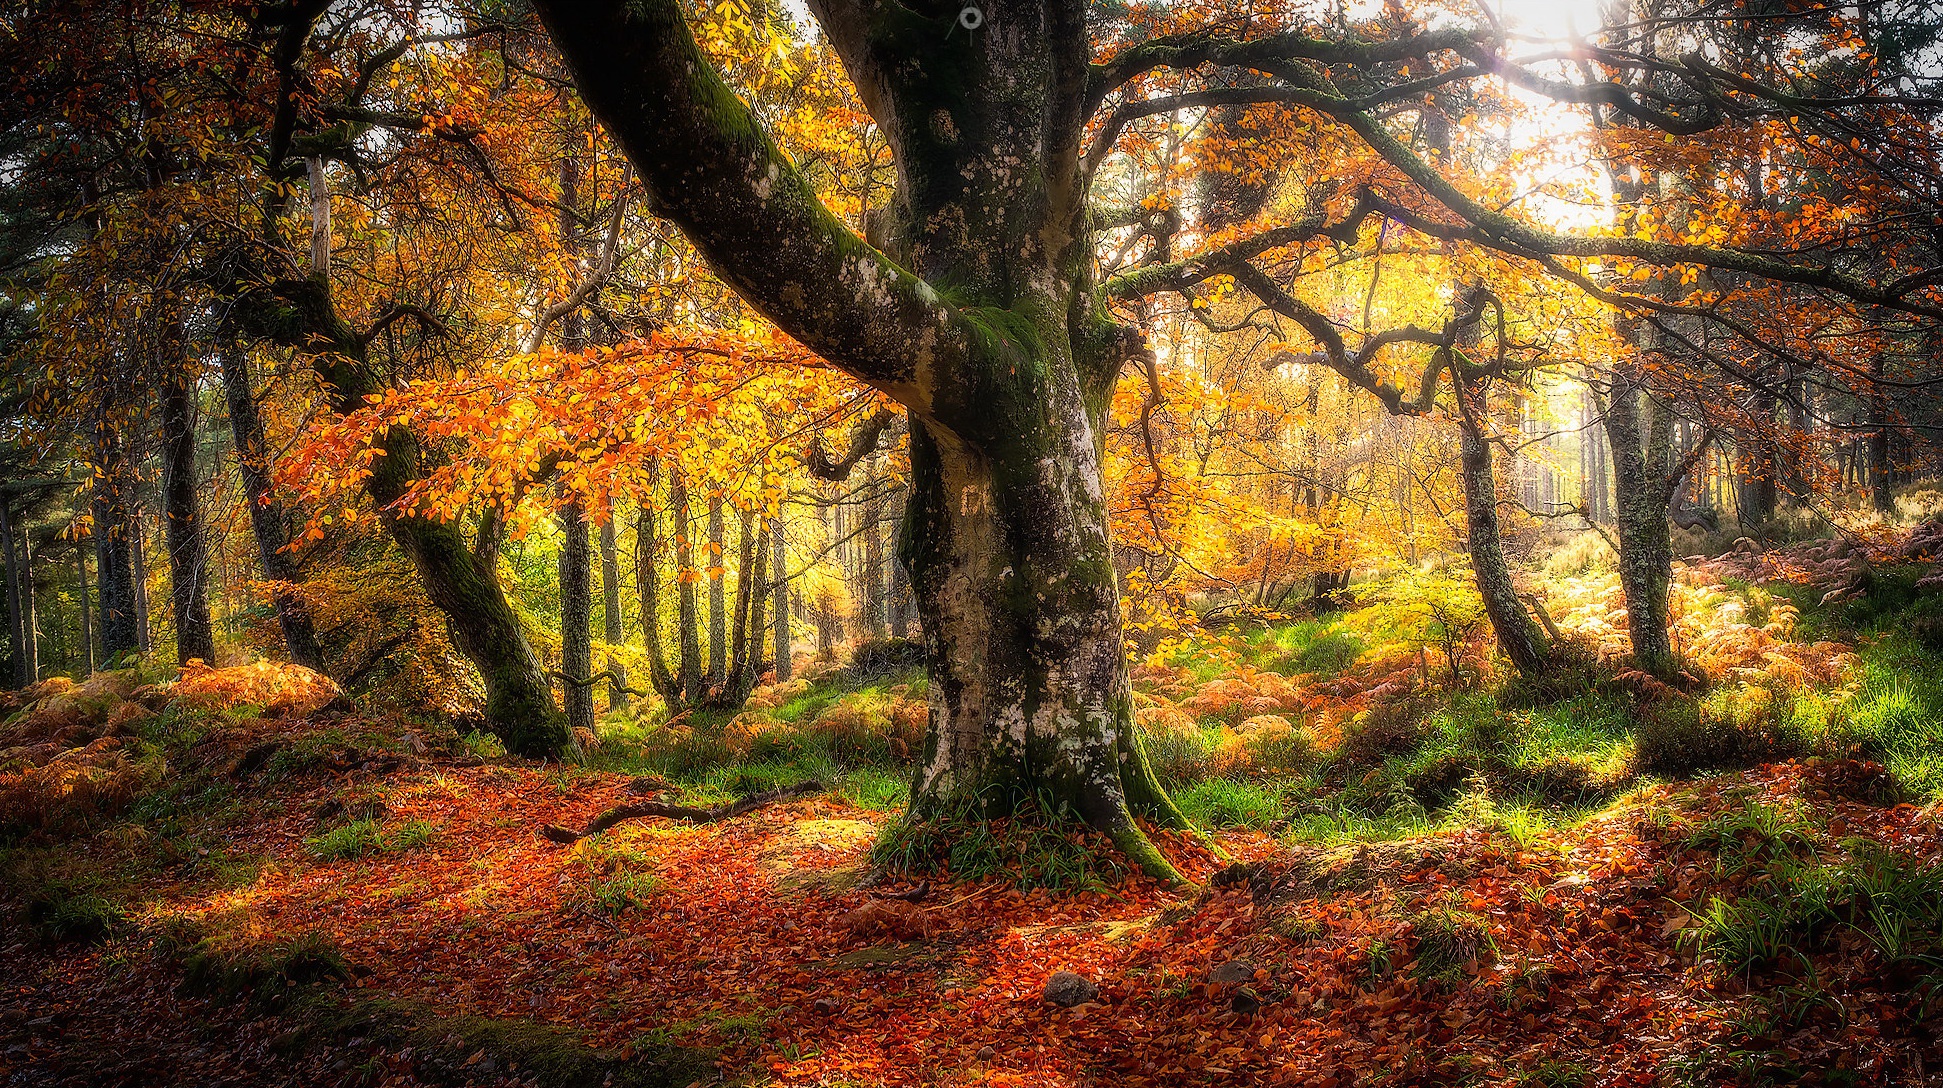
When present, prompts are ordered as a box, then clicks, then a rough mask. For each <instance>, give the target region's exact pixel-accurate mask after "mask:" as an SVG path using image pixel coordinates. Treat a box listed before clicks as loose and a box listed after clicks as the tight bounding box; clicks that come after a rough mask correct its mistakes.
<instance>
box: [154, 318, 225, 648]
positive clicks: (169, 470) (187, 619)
mask: <svg viewBox="0 0 1943 1088" xmlns="http://www.w3.org/2000/svg"><path fill="white" fill-rule="evenodd" d="M172 324H174V325H175V327H174V328H172V329H169V330H167V331H165V333H164V335H165V336H167V337H169V340H170V346H171V350H170V351H169V352H168V354H167V356H166V357H165V358H164V359H163V361H162V362H163V366H164V367H165V368H166V372H165V373H164V374H163V377H162V396H161V407H162V509H163V513H164V516H165V517H166V519H167V528H168V532H167V534H166V538H167V544H168V549H169V612H170V615H171V617H172V618H173V619H174V621H175V656H176V661H177V663H178V664H183V665H186V664H188V663H189V662H190V661H192V660H196V659H198V658H199V659H201V660H202V661H204V662H207V663H208V664H210V665H212V666H213V665H215V664H216V631H215V628H214V626H213V625H212V624H211V623H210V620H209V552H208V548H207V546H206V545H205V542H204V540H203V532H202V500H201V497H200V496H199V495H198V494H197V491H198V488H199V487H200V486H201V483H202V481H201V479H199V478H198V475H197V472H196V391H195V381H194V378H193V376H192V375H191V374H190V372H189V368H188V360H187V352H186V350H184V349H186V347H187V345H185V344H183V343H182V342H181V340H180V339H179V338H180V337H181V336H182V335H183V334H182V331H181V327H180V324H179V323H175V322H172Z"/></svg>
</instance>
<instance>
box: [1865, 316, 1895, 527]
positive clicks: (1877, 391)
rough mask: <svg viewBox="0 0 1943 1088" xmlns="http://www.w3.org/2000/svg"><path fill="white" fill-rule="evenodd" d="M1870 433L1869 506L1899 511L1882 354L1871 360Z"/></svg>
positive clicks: (1883, 511) (1885, 512)
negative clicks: (1891, 458)
mask: <svg viewBox="0 0 1943 1088" xmlns="http://www.w3.org/2000/svg"><path fill="white" fill-rule="evenodd" d="M1869 377H1870V378H1871V379H1872V381H1871V383H1870V386H1869V395H1868V403H1869V433H1868V447H1867V453H1868V473H1869V476H1868V480H1869V506H1870V507H1871V508H1872V509H1873V510H1875V512H1876V513H1878V514H1882V515H1885V516H1887V515H1891V514H1894V513H1895V512H1896V498H1895V493H1894V491H1893V490H1892V486H1893V484H1894V479H1893V477H1892V475H1891V469H1890V461H1889V430H1890V426H1891V423H1890V419H1889V415H1890V409H1889V393H1888V391H1887V390H1886V389H1884V388H1883V387H1882V384H1881V382H1882V356H1881V355H1877V356H1876V357H1875V358H1874V359H1873V360H1872V361H1871V362H1870V364H1869Z"/></svg>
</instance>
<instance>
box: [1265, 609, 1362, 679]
mask: <svg viewBox="0 0 1943 1088" xmlns="http://www.w3.org/2000/svg"><path fill="white" fill-rule="evenodd" d="M1247 641H1248V644H1249V646H1251V647H1252V648H1253V649H1254V650H1255V651H1256V653H1257V654H1259V655H1260V659H1261V667H1262V668H1265V669H1269V670H1271V671H1273V672H1279V673H1282V674H1284V675H1287V676H1297V675H1300V674H1303V673H1311V674H1313V675H1315V676H1317V677H1319V678H1323V679H1328V678H1333V677H1337V676H1341V675H1342V674H1343V673H1345V672H1347V671H1349V669H1350V667H1351V666H1352V665H1354V664H1356V661H1357V659H1358V658H1360V657H1362V655H1363V651H1364V650H1366V649H1368V645H1367V643H1366V641H1365V640H1364V638H1363V636H1362V635H1361V634H1360V633H1359V632H1357V631H1356V630H1354V629H1353V628H1352V627H1351V626H1350V622H1349V621H1348V620H1347V619H1345V618H1343V617H1332V618H1330V619H1312V620H1302V621H1300V622H1297V623H1287V624H1276V625H1274V626H1270V627H1265V628H1263V629H1262V630H1261V631H1259V632H1256V633H1255V634H1253V635H1251V636H1249V638H1248V640H1247Z"/></svg>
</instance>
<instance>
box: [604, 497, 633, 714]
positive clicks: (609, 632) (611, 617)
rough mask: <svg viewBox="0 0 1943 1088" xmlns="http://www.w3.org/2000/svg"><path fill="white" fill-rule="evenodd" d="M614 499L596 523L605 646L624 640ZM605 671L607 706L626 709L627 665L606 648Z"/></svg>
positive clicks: (608, 501)
mask: <svg viewBox="0 0 1943 1088" xmlns="http://www.w3.org/2000/svg"><path fill="white" fill-rule="evenodd" d="M614 533H615V528H614V500H613V499H611V498H610V499H608V500H607V517H606V519H605V520H603V521H602V522H601V523H600V596H601V616H600V618H601V625H600V632H601V633H600V637H601V641H602V642H605V643H606V644H607V645H608V646H610V647H611V646H619V645H621V644H622V643H624V642H626V641H627V628H626V627H625V626H623V625H622V623H621V558H620V546H619V543H618V542H617V541H616V540H615V537H614ZM606 657H607V661H606V667H607V671H609V672H611V673H613V674H614V679H613V681H612V682H610V683H609V684H608V685H607V709H609V710H626V709H627V705H628V703H627V692H625V691H622V690H621V689H622V688H623V687H626V686H627V668H626V667H625V666H623V665H622V664H621V663H620V662H618V661H616V660H614V655H613V653H612V652H611V651H610V652H609V653H608V654H607V655H606Z"/></svg>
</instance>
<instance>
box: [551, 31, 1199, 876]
mask: <svg viewBox="0 0 1943 1088" xmlns="http://www.w3.org/2000/svg"><path fill="white" fill-rule="evenodd" d="M811 6H812V10H813V11H814V13H815V15H816V16H817V19H818V21H819V22H820V23H821V25H822V27H823V29H824V31H825V33H826V35H827V36H828V38H829V40H830V42H831V44H832V45H833V46H834V47H835V49H836V50H837V52H838V53H839V54H840V56H841V57H842V60H843V62H844V65H845V67H846V68H847V70H848V71H849V73H850V75H851V77H852V79H853V80H854V81H855V82H856V84H857V86H858V89H859V92H860V94H861V96H862V98H863V101H864V103H865V105H866V106H867V108H868V109H869V110H870V112H871V114H872V115H873V117H874V118H875V119H876V121H877V123H878V124H879V126H880V127H881V129H882V131H883V132H884V134H885V136H886V138H887V139H888V141H889V143H890V145H891V148H892V151H893V154H894V157H895V159H896V162H897V166H898V171H899V186H898V191H897V194H896V201H895V204H894V205H893V207H892V208H891V209H889V217H888V218H889V220H890V222H891V227H890V229H889V230H888V231H886V232H885V234H884V243H883V249H877V248H873V247H871V246H869V245H866V244H865V243H864V242H863V240H862V239H861V238H859V237H858V236H857V235H856V234H854V233H853V232H852V231H850V230H849V229H848V228H846V227H845V226H844V225H843V224H842V223H840V222H839V221H838V220H837V219H836V218H835V217H834V216H832V215H831V214H830V212H829V211H828V210H827V209H826V208H824V207H823V205H822V204H821V203H820V202H819V201H818V199H817V197H816V195H815V192H814V190H813V188H812V187H811V185H810V184H809V183H808V181H807V180H806V179H805V178H804V177H803V176H802V175H801V174H799V173H798V172H797V171H796V169H795V168H794V166H793V165H792V164H791V163H790V162H789V160H788V159H787V157H785V156H784V155H783V154H782V153H781V152H780V151H779V150H778V149H777V148H776V147H775V145H774V144H773V143H772V142H771V141H770V139H769V138H768V136H767V134H766V133H765V132H764V131H763V130H762V128H761V126H760V124H759V122H758V121H757V120H756V118H755V117H754V115H753V114H752V113H751V111H750V110H749V109H748V108H747V106H745V105H744V104H743V103H742V102H741V101H739V100H738V99H737V98H736V97H735V95H734V94H733V93H732V92H731V91H730V90H729V89H728V87H727V86H726V85H725V84H724V83H723V82H722V80H721V79H720V77H719V76H718V75H717V74H716V72H715V70H714V68H713V67H712V65H711V64H710V62H709V60H708V58H707V57H706V56H705V55H704V54H703V52H702V51H701V50H700V49H699V48H698V47H697V45H696V43H695V40H694V38H693V36H692V35H691V33H690V32H689V28H688V26H687V24H686V22H685V20H684V18H683V15H682V11H681V7H680V5H679V4H677V3H676V2H675V0H542V2H541V3H540V4H539V5H538V7H539V9H540V12H541V15H542V18H544V19H545V20H546V22H547V24H548V27H549V29H550V30H551V32H552V34H553V36H554V38H555V40H556V41H557V42H558V43H559V44H560V46H561V47H562V50H563V51H564V53H565V55H566V58H567V61H568V64H569V66H570V67H571V68H572V69H573V71H574V73H575V76H576V79H577V81H578V83H579V85H580V88H581V91H582V94H583V96H584V97H585V98H586V100H587V103H588V105H589V106H590V107H591V108H592V110H593V112H594V113H595V115H596V116H598V117H599V118H600V119H601V121H602V122H603V123H604V124H605V125H606V126H607V128H608V130H609V131H610V132H612V133H613V134H614V136H615V137H616V139H617V140H619V142H620V143H621V144H622V146H623V147H624V148H625V149H626V150H627V152H628V155H629V158H630V159H631V160H632V161H633V163H634V165H635V167H636V170H637V171H638V172H639V174H640V175H641V177H642V179H643V181H644V183H645V184H646V185H647V186H648V188H649V189H650V190H651V192H652V195H653V199H654V202H655V204H656V206H657V207H658V208H659V209H660V212H661V214H663V215H664V216H666V217H667V218H669V219H670V220H672V221H673V222H675V223H676V224H677V225H678V226H679V227H680V228H681V229H682V230H683V232H684V233H685V234H686V235H687V236H688V238H689V239H690V240H691V241H693V242H694V243H695V245H696V246H697V248H698V249H699V250H700V251H701V252H702V253H703V254H704V255H705V257H706V258H707V259H708V260H709V262H710V264H711V265H712V266H713V267H714V269H715V270H716V271H717V273H718V274H720V275H721V276H722V277H723V279H724V280H725V281H726V282H727V283H728V284H729V285H730V286H732V287H733V288H734V289H735V290H736V291H737V292H738V293H739V294H740V295H742V296H743V297H744V298H745V299H747V300H748V301H749V302H750V303H751V304H752V305H754V306H755V307H756V308H757V309H759V310H760V311H762V312H763V313H764V314H765V315H766V316H768V317H769V318H770V319H771V320H773V321H775V322H776V324H778V325H779V326H781V327H782V328H784V329H785V330H787V331H788V332H790V333H791V334H792V335H794V336H796V337H797V338H798V339H800V340H802V341H803V342H804V343H805V344H807V345H808V346H810V347H811V348H812V349H814V350H816V351H817V352H818V353H819V354H820V355H822V356H823V357H824V358H825V359H828V360H830V361H831V362H832V363H833V364H834V365H836V366H838V367H841V368H843V369H844V370H846V371H848V372H849V373H851V374H853V375H855V376H856V377H858V378H860V379H862V380H863V381H866V382H868V383H870V384H871V385H873V386H875V387H876V388H878V389H880V390H882V391H884V392H886V393H888V394H889V395H890V396H891V397H893V398H894V399H896V400H897V401H899V402H900V403H901V404H902V405H903V406H904V408H905V409H906V411H907V413H908V415H909V417H910V421H911V435H912V438H911V444H912V463H913V465H912V477H913V479H912V489H911V496H910V500H909V503H908V505H907V508H906V515H905V521H904V531H903V534H902V539H901V542H900V552H901V554H902V556H903V559H904V562H905V564H906V568H907V570H908V572H909V574H910V578H911V583H912V588H913V591H914V593H915V595H916V598H917V603H918V609H919V612H920V615H921V618H922V622H923V627H924V633H925V641H926V646H927V649H928V651H929V659H930V669H931V677H932V682H931V687H930V690H931V726H930V729H929V732H928V735H927V739H926V741H925V744H924V751H923V754H922V758H921V759H920V763H919V769H918V772H917V775H916V778H915V781H914V783H913V803H912V807H911V817H912V818H914V819H926V818H928V817H931V816H934V815H937V814H941V813H945V812H959V811H963V810H964V808H965V807H966V806H968V805H970V806H977V807H981V808H983V809H985V810H986V811H988V812H991V813H994V814H997V813H1010V812H1013V811H1015V806H1017V805H1018V804H1020V803H1021V801H1022V800H1023V799H1025V798H1029V797H1034V796H1037V797H1040V798H1045V799H1049V800H1051V801H1053V802H1054V803H1056V804H1059V805H1063V806H1065V807H1066V808H1068V809H1069V810H1070V811H1072V812H1074V813H1076V814H1078V815H1080V816H1082V817H1083V818H1085V819H1086V820H1087V821H1088V822H1089V823H1091V824H1092V825H1093V826H1094V827H1096V828H1097V829H1099V830H1101V831H1103V832H1105V833H1106V834H1107V835H1109V836H1110V837H1111V838H1112V839H1113V841H1114V842H1115V843H1117V844H1118V845H1119V846H1120V848H1121V849H1122V850H1123V851H1125V852H1126V853H1127V854H1128V855H1129V856H1130V857H1132V858H1133V859H1134V860H1136V861H1137V862H1138V863H1139V864H1140V865H1141V866H1143V867H1144V868H1146V869H1147V870H1148V871H1150V872H1152V873H1154V874H1156V875H1159V876H1163V877H1166V878H1169V879H1178V878H1179V874H1178V873H1176V872H1175V871H1174V869H1173V867H1172V866H1171V865H1169V864H1168V862H1167V861H1166V859H1165V858H1163V857H1162V856H1161V855H1160V853H1159V852H1158V851H1157V850H1155V849H1154V847H1153V846H1152V844H1151V843H1150V842H1149V841H1148V840H1147V838H1146V836H1145V835H1144V834H1143V833H1142V832H1141V830H1140V829H1139V827H1138V826H1137V825H1136V824H1135V822H1134V816H1135V814H1136V813H1143V814H1145V815H1148V816H1150V817H1153V818H1156V819H1159V820H1162V821H1165V822H1169V823H1184V821H1183V820H1182V818H1181V816H1180V814H1179V812H1178V810H1177V809H1175V807H1174V806H1173V804H1172V803H1171V802H1170V801H1169V800H1168V798H1167V797H1166V795H1165V793H1163V792H1162V790H1161V789H1160V787H1159V785H1158V784H1157V783H1156V782H1155V780H1154V777H1153V775H1152V773H1151V772H1150V771H1149V770H1148V767H1147V764H1146V761H1145V759H1144V757H1143V756H1142V754H1141V751H1140V747H1139V744H1138V741H1137V735H1136V733H1135V731H1134V726H1133V718H1132V705H1131V698H1130V694H1129V689H1128V686H1127V668H1126V661H1125V657H1124V654H1123V651H1122V646H1121V617H1120V609H1119V591H1118V587H1117V585H1116V584H1115V575H1114V568H1113V564H1112V551H1111V544H1110V539H1109V530H1108V526H1107V512H1106V501H1105V486H1104V477H1103V474H1102V470H1101V467H1102V466H1101V462H1102V437H1101V429H1102V426H1103V423H1104V414H1105V411H1106V408H1107V404H1108V401H1109V399H1110V395H1111V390H1112V388H1113V384H1114V381H1115V378H1116V377H1117V374H1118V372H1119V369H1120V367H1121V365H1122V364H1123V363H1124V362H1125V361H1126V360H1127V359H1128V358H1130V357H1133V356H1134V355H1135V354H1137V353H1138V352H1139V351H1140V350H1141V348H1142V344H1141V341H1140V338H1139V336H1138V335H1137V334H1133V333H1131V331H1130V330H1128V329H1125V328H1123V327H1121V326H1119V325H1118V324H1116V323H1115V322H1114V321H1113V320H1112V318H1111V317H1110V316H1109V315H1108V314H1107V312H1106V310H1105V307H1104V305H1103V304H1102V301H1101V295H1100V290H1099V288H1098V285H1097V284H1095V283H1094V282H1093V281H1092V279H1091V275H1092V263H1093V254H1094V233H1093V227H1094V220H1093V217H1092V214H1091V212H1090V210H1089V209H1088V207H1087V184H1088V180H1089V171H1090V169H1091V166H1090V164H1088V163H1087V162H1086V161H1085V155H1084V153H1083V147H1084V139H1085V135H1086V124H1087V118H1088V115H1089V114H1090V112H1091V108H1092V101H1091V99H1090V98H1089V80H1090V79H1091V78H1092V70H1093V69H1092V64H1091V56H1090V47H1089V43H1088V40H1087V28H1086V20H1085V13H1084V10H1083V8H1082V7H1081V6H1080V5H1077V4H1048V3H1043V2H1041V0H997V2H996V3H987V4H984V5H981V14H982V16H983V21H984V28H983V29H981V30H977V31H975V32H973V31H968V30H966V29H964V28H962V27H959V25H958V19H959V13H960V10H961V7H962V5H950V6H949V7H948V8H947V7H945V6H938V7H936V9H935V10H933V9H932V8H930V7H925V8H923V9H921V10H920V9H912V8H906V7H902V6H899V5H874V6H873V5H866V4H863V3H859V2H856V0H817V2H813V3H812V5H811ZM920 56H921V57H922V58H923V63H921V64H920V63H914V59H915V58H917V57H920ZM893 254H894V255H895V256H892V255H893Z"/></svg>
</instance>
